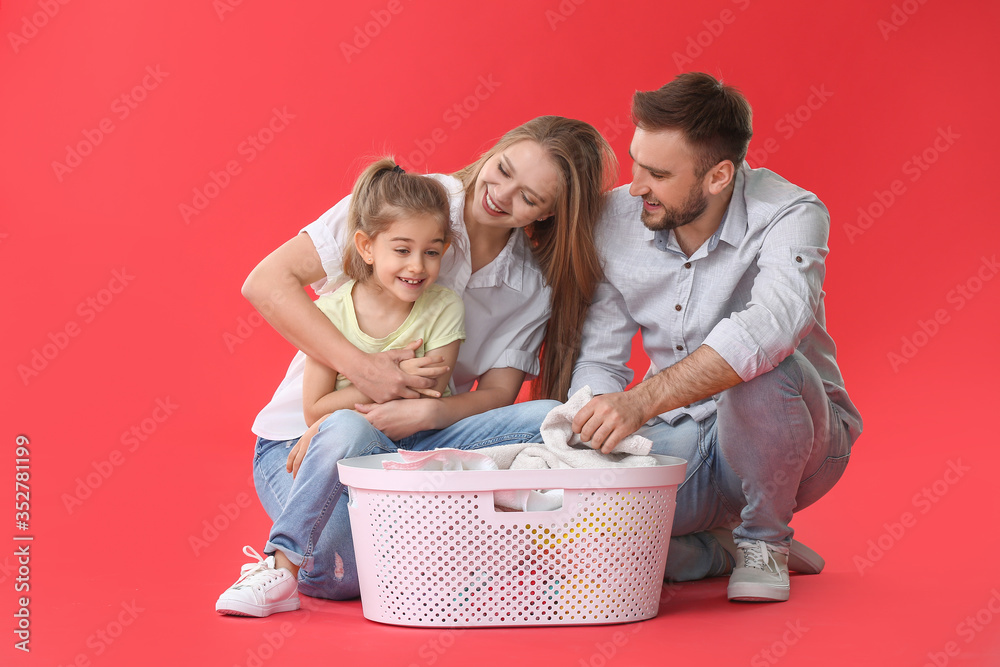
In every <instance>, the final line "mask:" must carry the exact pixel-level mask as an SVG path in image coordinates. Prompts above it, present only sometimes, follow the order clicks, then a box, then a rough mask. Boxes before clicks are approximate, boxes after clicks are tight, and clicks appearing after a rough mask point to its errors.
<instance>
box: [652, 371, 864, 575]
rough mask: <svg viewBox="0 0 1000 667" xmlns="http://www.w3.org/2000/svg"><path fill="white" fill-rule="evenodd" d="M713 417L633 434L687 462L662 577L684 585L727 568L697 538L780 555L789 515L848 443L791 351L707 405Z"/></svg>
mask: <svg viewBox="0 0 1000 667" xmlns="http://www.w3.org/2000/svg"><path fill="white" fill-rule="evenodd" d="M716 407H717V411H716V413H715V414H714V415H712V416H711V417H709V418H707V419H705V420H703V421H702V422H700V423H698V422H695V421H693V420H692V419H691V418H690V417H687V416H684V417H682V418H681V419H679V420H677V421H676V422H675V423H674V424H672V425H671V424H668V423H666V422H664V421H662V420H659V419H658V420H656V422H655V423H653V424H652V425H647V426H644V427H643V428H641V429H640V430H639V433H640V434H641V435H643V436H645V437H647V438H649V439H650V440H652V441H653V453H654V454H667V455H671V456H679V457H681V458H683V459H687V461H688V468H687V474H686V477H685V480H684V482H683V483H682V484H681V485H680V487H679V488H678V490H677V510H676V513H675V516H674V523H673V528H672V534H673V535H674V536H675V537H673V538H671V540H670V549H669V551H668V555H667V568H666V577H667V578H668V579H672V580H674V581H691V580H695V579H701V578H704V577H707V576H715V575H719V574H723V573H724V572H726V571H727V570H728V569H729V566H730V565H729V561H728V557H727V555H726V552H725V550H724V549H723V548H722V546H721V545H720V544H719V543H718V541H717V540H716V539H715V538H714V537H712V536H711V535H709V534H706V533H704V532H703V531H707V530H709V529H712V528H731V529H732V531H733V538H734V539H735V540H736V541H737V542H740V541H741V540H764V541H765V542H769V543H771V544H775V545H778V546H779V549H784V550H787V548H788V546H789V545H790V543H791V540H792V533H793V531H792V529H791V527H790V526H789V523H790V522H791V520H792V513H793V512H796V511H798V510H801V509H803V508H805V507H808V506H809V505H811V504H812V503H814V502H816V501H817V500H818V499H819V498H821V497H822V496H823V495H824V494H825V493H826V492H827V491H829V490H830V489H831V488H833V485H834V484H835V483H836V482H837V480H838V479H840V476H841V475H842V474H843V472H844V468H845V467H846V466H847V461H848V459H849V458H850V454H851V445H852V444H853V443H852V440H851V437H850V435H849V433H848V429H847V425H846V424H845V423H844V422H843V421H842V420H841V417H840V413H839V410H840V408H839V407H838V406H837V405H835V404H834V403H833V402H831V401H830V399H829V398H828V397H827V395H826V391H825V390H824V388H823V382H822V380H821V379H820V377H819V374H818V373H817V372H816V369H815V368H813V366H812V364H810V363H809V361H808V360H806V358H805V357H804V356H803V355H802V354H801V353H799V352H795V353H793V354H792V355H791V356H789V357H787V358H786V359H785V360H784V361H783V362H781V363H780V364H779V365H778V366H777V368H774V369H773V370H771V371H769V372H767V373H764V374H763V375H760V376H758V377H756V378H754V379H753V380H750V381H749V382H744V383H742V384H739V385H736V386H735V387H732V388H730V389H727V390H726V391H724V392H722V393H721V394H719V395H718V396H717V397H716Z"/></svg>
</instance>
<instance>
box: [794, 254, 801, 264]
mask: <svg viewBox="0 0 1000 667" xmlns="http://www.w3.org/2000/svg"><path fill="white" fill-rule="evenodd" d="M795 261H796V262H798V263H799V264H801V263H802V257H801V256H800V255H796V257H795Z"/></svg>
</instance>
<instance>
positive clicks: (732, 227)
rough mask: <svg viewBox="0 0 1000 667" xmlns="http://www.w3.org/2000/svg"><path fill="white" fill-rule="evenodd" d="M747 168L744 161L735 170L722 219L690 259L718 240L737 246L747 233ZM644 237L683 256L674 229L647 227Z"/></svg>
mask: <svg viewBox="0 0 1000 667" xmlns="http://www.w3.org/2000/svg"><path fill="white" fill-rule="evenodd" d="M749 169H750V165H748V164H747V163H746V162H744V163H743V164H742V165H741V166H740V168H739V169H737V170H736V176H735V177H734V183H733V196H732V198H731V199H730V200H729V206H727V207H726V212H725V213H723V214H722V221H721V222H719V226H718V227H717V228H716V230H715V233H714V234H712V236H711V237H709V239H708V243H706V244H702V246H701V248H698V250H696V251H695V253H694V254H693V255H691V257H690V259H699V258H701V257H703V256H705V255H707V254H708V253H710V252H712V251H713V250H715V248H716V246H718V245H719V241H724V242H725V243H727V244H729V245H731V246H732V247H734V248H738V247H739V245H740V243H741V242H742V241H743V237H744V236H746V233H747V205H746V199H745V198H744V194H743V191H744V186H745V185H746V170H749ZM646 238H647V239H648V240H650V241H652V243H653V245H654V247H655V248H656V249H657V250H660V251H661V252H673V253H676V254H679V255H681V256H685V255H684V251H683V250H681V247H680V245H679V244H678V243H677V239H676V238H675V236H674V230H672V229H670V230H666V231H656V232H654V231H651V230H648V229H647V230H646ZM703 249H704V250H703Z"/></svg>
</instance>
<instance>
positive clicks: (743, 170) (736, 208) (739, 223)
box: [710, 162, 750, 250]
mask: <svg viewBox="0 0 1000 667" xmlns="http://www.w3.org/2000/svg"><path fill="white" fill-rule="evenodd" d="M749 170H750V165H749V164H747V163H746V162H744V163H743V164H742V165H740V168H739V169H737V170H736V179H735V181H736V182H735V183H734V184H733V196H732V199H730V200H729V206H727V207H726V214H725V215H724V216H722V224H720V225H719V229H718V230H716V233H718V232H719V230H721V231H722V233H721V234H720V235H719V240H721V241H725V242H726V243H728V244H729V245H731V246H732V247H734V248H738V247H739V245H740V243H742V242H743V237H744V236H746V234H747V202H746V197H745V196H744V188H745V186H746V182H747V172H748V171H749ZM714 249H715V246H714V245H713V246H712V247H711V248H710V250H714Z"/></svg>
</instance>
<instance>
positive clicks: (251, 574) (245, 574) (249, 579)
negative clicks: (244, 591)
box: [232, 546, 280, 588]
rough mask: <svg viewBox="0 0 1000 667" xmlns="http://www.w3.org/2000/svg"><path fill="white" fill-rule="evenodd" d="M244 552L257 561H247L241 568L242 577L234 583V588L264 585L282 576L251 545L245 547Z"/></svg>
mask: <svg viewBox="0 0 1000 667" xmlns="http://www.w3.org/2000/svg"><path fill="white" fill-rule="evenodd" d="M243 553H244V554H246V555H247V556H253V557H254V558H256V559H257V562H256V563H247V564H246V565H244V566H243V567H241V568H240V578H239V579H237V580H236V583H235V584H233V586H232V587H233V588H244V587H246V586H251V587H258V586H263V585H264V584H267V583H269V582H271V581H273V580H275V579H277V578H278V577H279V576H280V573H279V572H278V571H277V570H275V569H274V568H272V567H270V566H268V564H267V560H266V559H264V558H263V557H261V555H260V554H259V553H257V550H256V549H254V548H253V547H251V546H245V547H243Z"/></svg>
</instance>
